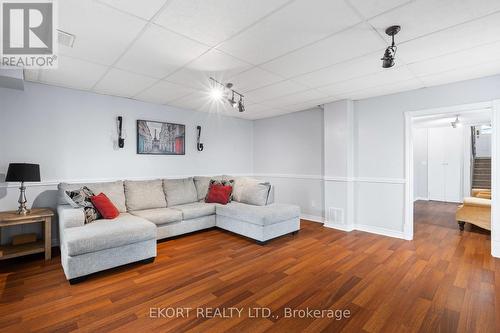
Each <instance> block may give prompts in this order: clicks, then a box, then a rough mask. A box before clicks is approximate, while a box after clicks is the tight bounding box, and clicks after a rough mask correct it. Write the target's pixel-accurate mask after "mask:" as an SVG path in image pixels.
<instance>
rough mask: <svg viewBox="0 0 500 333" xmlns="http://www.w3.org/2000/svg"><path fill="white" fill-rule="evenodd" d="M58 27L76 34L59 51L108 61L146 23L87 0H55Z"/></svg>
mask: <svg viewBox="0 0 500 333" xmlns="http://www.w3.org/2000/svg"><path fill="white" fill-rule="evenodd" d="M58 6H59V15H58V21H59V22H58V25H59V27H58V29H61V30H63V31H65V32H68V33H70V34H74V35H75V36H76V39H75V43H74V45H73V47H72V48H70V47H67V46H63V45H59V53H60V54H62V55H67V56H71V57H74V58H80V59H83V60H88V61H92V62H97V63H100V64H103V65H111V64H112V63H113V62H115V61H116V59H118V57H119V56H120V55H121V54H122V53H123V52H124V51H125V50H126V48H127V46H128V45H129V44H130V43H131V42H132V41H133V40H134V38H135V37H136V36H137V35H138V33H139V32H140V31H141V30H142V28H143V27H144V26H145V24H146V23H145V21H143V20H141V19H139V18H136V17H133V16H130V15H128V14H125V13H121V12H119V11H117V10H115V9H112V8H110V7H108V6H106V5H104V4H101V3H98V2H95V1H90V0H64V1H59V2H58Z"/></svg>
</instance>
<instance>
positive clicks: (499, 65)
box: [420, 59, 500, 87]
mask: <svg viewBox="0 0 500 333" xmlns="http://www.w3.org/2000/svg"><path fill="white" fill-rule="evenodd" d="M497 74H500V59H498V60H496V61H492V62H489V63H484V64H480V65H475V66H471V67H462V68H458V69H454V70H451V71H446V72H441V73H436V74H432V75H427V76H421V77H420V80H421V81H422V82H423V83H424V84H425V86H428V87H430V86H436V85H441V84H447V83H451V82H457V81H464V80H471V79H476V78H480V77H485V76H491V75H497Z"/></svg>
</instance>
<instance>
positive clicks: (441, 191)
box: [427, 128, 445, 201]
mask: <svg viewBox="0 0 500 333" xmlns="http://www.w3.org/2000/svg"><path fill="white" fill-rule="evenodd" d="M444 140H445V138H444V131H441V128H429V139H428V141H427V147H428V159H429V160H428V162H427V167H428V171H427V175H428V176H427V177H428V178H427V179H428V180H427V182H428V184H427V188H428V191H429V200H436V201H445V165H444V163H445V161H444V156H443V151H444Z"/></svg>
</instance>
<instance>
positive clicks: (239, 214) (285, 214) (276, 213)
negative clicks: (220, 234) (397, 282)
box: [216, 201, 300, 225]
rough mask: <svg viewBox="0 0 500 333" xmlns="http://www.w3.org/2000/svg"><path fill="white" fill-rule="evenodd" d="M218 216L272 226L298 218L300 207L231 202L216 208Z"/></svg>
mask: <svg viewBox="0 0 500 333" xmlns="http://www.w3.org/2000/svg"><path fill="white" fill-rule="evenodd" d="M216 212H217V215H222V216H226V217H230V218H233V219H237V220H240V221H245V222H248V223H252V224H257V225H270V224H274V223H278V222H281V221H285V220H289V219H292V218H298V217H299V215H300V208H299V206H295V205H286V204H271V205H267V206H254V205H247V204H244V203H240V202H235V201H233V202H231V203H229V204H227V205H220V206H217V207H216Z"/></svg>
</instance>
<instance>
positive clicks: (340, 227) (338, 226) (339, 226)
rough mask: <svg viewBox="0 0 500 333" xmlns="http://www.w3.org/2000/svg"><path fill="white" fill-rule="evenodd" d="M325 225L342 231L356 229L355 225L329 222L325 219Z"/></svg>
mask: <svg viewBox="0 0 500 333" xmlns="http://www.w3.org/2000/svg"><path fill="white" fill-rule="evenodd" d="M323 226H325V227H327V228H331V229H337V230H341V231H346V232H349V231H353V230H355V229H354V226H353V225H345V224H337V223H328V222H326V221H325V224H323Z"/></svg>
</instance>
